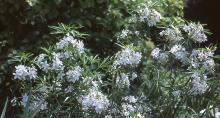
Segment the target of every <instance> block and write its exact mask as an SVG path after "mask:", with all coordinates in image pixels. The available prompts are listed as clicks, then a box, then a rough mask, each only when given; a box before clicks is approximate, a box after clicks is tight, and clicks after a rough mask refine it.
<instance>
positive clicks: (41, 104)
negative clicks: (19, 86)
mask: <svg viewBox="0 0 220 118" xmlns="http://www.w3.org/2000/svg"><path fill="white" fill-rule="evenodd" d="M29 99H30V97H29V96H27V94H26V93H25V94H24V95H23V96H22V101H21V105H23V106H24V107H27V103H28V102H29V106H28V108H29V109H30V110H36V109H40V110H45V109H47V104H48V103H47V102H46V101H44V100H40V99H39V98H38V99H36V100H34V101H30V100H29Z"/></svg>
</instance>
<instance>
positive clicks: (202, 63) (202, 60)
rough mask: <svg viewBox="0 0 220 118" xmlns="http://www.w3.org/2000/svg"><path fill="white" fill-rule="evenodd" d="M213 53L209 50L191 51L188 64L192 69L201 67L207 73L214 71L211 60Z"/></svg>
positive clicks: (213, 64)
mask: <svg viewBox="0 0 220 118" xmlns="http://www.w3.org/2000/svg"><path fill="white" fill-rule="evenodd" d="M213 55H214V53H213V51H212V50H210V49H207V50H195V49H194V50H193V51H192V53H191V56H190V63H191V67H192V68H195V69H196V68H199V67H203V68H205V69H206V70H207V71H208V72H213V71H214V66H215V63H214V60H213Z"/></svg>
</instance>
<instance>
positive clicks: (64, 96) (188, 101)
mask: <svg viewBox="0 0 220 118" xmlns="http://www.w3.org/2000/svg"><path fill="white" fill-rule="evenodd" d="M135 5H136V7H135V8H136V9H135V10H132V11H131V12H129V16H128V17H126V18H125V19H124V21H125V23H124V26H123V28H124V29H122V30H121V31H119V32H118V33H116V34H115V36H114V37H115V39H116V41H115V42H114V45H115V46H116V47H117V48H118V49H119V50H117V49H116V51H113V52H114V54H112V55H110V54H109V55H108V56H106V57H100V56H99V55H94V54H93V53H92V52H91V50H90V49H89V48H88V47H87V45H84V42H85V41H86V37H84V35H83V34H81V33H78V32H77V31H75V30H72V29H71V28H70V29H71V30H68V31H65V32H62V33H60V34H61V35H62V34H64V35H62V38H60V40H59V41H58V42H57V43H56V44H54V45H52V46H50V47H48V48H42V49H43V52H41V54H39V55H38V56H36V57H34V58H29V59H20V60H19V61H20V63H19V64H18V65H16V66H15V68H14V72H13V78H12V79H13V81H14V82H15V83H16V86H17V89H18V91H19V92H20V93H21V95H20V96H14V99H13V100H11V101H10V103H11V104H12V105H13V106H14V107H19V108H21V111H22V114H21V116H23V117H34V116H37V117H103V118H111V117H125V118H130V117H131V118H133V117H134V118H151V117H161V118H168V117H219V112H218V107H219V106H218V104H217V103H218V100H219V85H218V79H217V77H216V76H215V63H214V60H213V56H214V50H215V47H212V46H210V47H207V48H202V47H200V44H201V43H202V42H205V41H206V40H207V37H206V34H205V32H204V30H203V26H202V25H201V24H199V23H184V24H178V25H164V23H163V22H164V17H163V16H162V15H161V14H160V13H159V12H158V11H157V10H156V8H154V5H152V4H151V3H146V4H135ZM135 5H134V6H135ZM62 28H63V29H67V28H65V26H61V27H60V28H57V29H62ZM62 31H64V30H62ZM76 32H77V33H76ZM153 33H154V35H152V34H153ZM154 36H156V37H154ZM153 42H155V44H156V46H154V44H153ZM103 45H105V44H103ZM112 50H113V49H112Z"/></svg>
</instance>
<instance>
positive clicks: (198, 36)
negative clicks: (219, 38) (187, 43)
mask: <svg viewBox="0 0 220 118" xmlns="http://www.w3.org/2000/svg"><path fill="white" fill-rule="evenodd" d="M183 30H184V31H185V32H187V33H188V35H189V36H190V38H192V39H193V40H194V41H196V42H199V43H202V42H205V41H207V36H206V35H205V33H204V30H203V26H202V25H201V24H195V23H190V24H189V25H184V26H183Z"/></svg>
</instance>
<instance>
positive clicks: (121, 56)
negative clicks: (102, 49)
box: [113, 48, 142, 67]
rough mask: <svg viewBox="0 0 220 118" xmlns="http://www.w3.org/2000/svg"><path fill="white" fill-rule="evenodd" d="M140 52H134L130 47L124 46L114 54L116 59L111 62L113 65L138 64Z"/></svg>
mask: <svg viewBox="0 0 220 118" xmlns="http://www.w3.org/2000/svg"><path fill="white" fill-rule="evenodd" d="M141 58H142V56H141V53H139V52H135V51H134V50H132V49H130V48H125V49H124V50H122V51H120V52H118V53H117V54H116V60H115V61H114V63H113V66H114V67H116V66H120V65H132V66H135V65H138V64H139V62H140V61H141Z"/></svg>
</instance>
